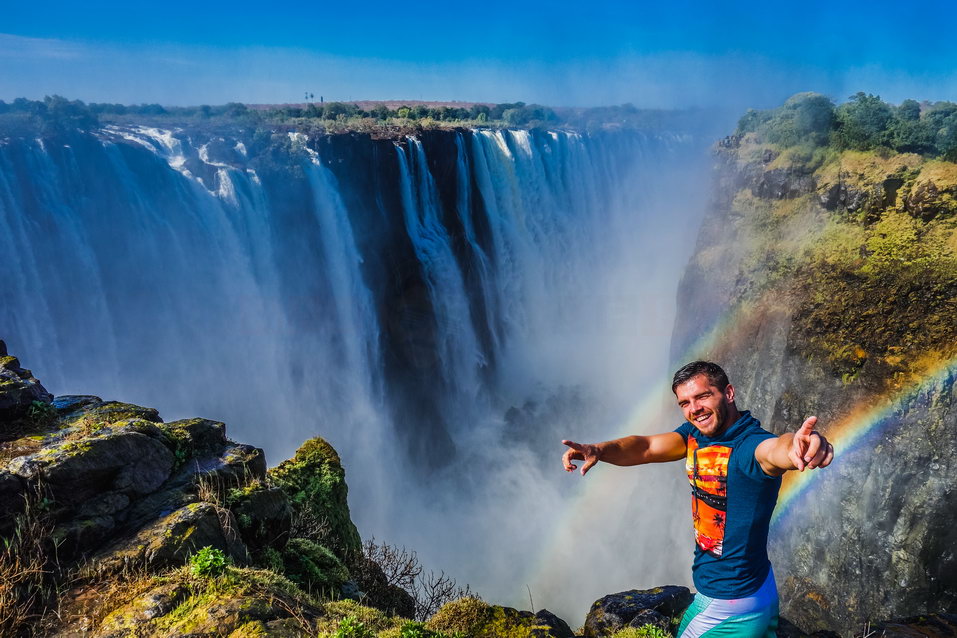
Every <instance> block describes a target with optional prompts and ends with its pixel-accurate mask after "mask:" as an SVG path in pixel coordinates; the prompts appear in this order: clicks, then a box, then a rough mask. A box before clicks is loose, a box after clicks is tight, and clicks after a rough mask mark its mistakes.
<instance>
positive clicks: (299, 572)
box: [282, 538, 349, 595]
mask: <svg viewBox="0 0 957 638" xmlns="http://www.w3.org/2000/svg"><path fill="white" fill-rule="evenodd" d="M282 562H283V572H284V573H285V574H286V576H287V577H288V578H289V580H291V581H292V582H294V583H296V584H297V585H299V586H300V587H302V588H304V589H305V590H306V591H308V592H310V593H313V592H317V591H318V592H320V593H325V594H326V595H330V594H336V593H338V591H339V588H340V587H341V586H342V584H343V583H344V582H345V581H346V580H348V579H349V570H347V569H346V567H345V566H344V565H343V564H342V562H341V561H340V560H339V559H338V558H337V557H336V555H335V554H333V553H332V552H331V551H330V550H329V549H327V548H325V547H323V546H322V545H319V544H317V543H315V542H313V541H311V540H308V539H305V538H293V539H291V540H290V541H289V542H288V543H287V544H286V547H285V548H284V549H283V552H282Z"/></svg>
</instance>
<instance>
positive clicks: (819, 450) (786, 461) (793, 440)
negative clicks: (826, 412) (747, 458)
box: [754, 416, 834, 476]
mask: <svg viewBox="0 0 957 638" xmlns="http://www.w3.org/2000/svg"><path fill="white" fill-rule="evenodd" d="M816 423H817V417H816V416H812V417H810V418H808V420H807V421H805V422H804V424H803V425H801V427H800V428H798V431H797V432H794V433H793V434H792V433H791V432H786V433H784V434H782V435H781V436H779V437H777V438H775V439H767V440H765V441H762V442H761V444H760V445H758V447H757V449H756V450H755V451H754V458H756V459H757V460H758V463H760V464H761V469H763V470H764V472H765V473H766V474H770V475H771V476H780V475H782V474H784V473H785V472H787V471H788V470H800V471H801V472H803V471H804V470H805V469H808V470H813V469H814V468H817V467H827V466H828V465H830V464H831V461H832V460H833V459H834V446H833V445H831V444H830V443H828V441H827V439H825V438H824V435H823V434H821V433H820V432H818V431H817V430H815V429H814V426H815V424H816Z"/></svg>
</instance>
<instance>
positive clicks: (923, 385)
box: [771, 358, 957, 524]
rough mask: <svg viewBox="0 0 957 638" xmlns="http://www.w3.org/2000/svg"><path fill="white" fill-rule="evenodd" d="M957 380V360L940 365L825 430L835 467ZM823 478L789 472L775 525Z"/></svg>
mask: <svg viewBox="0 0 957 638" xmlns="http://www.w3.org/2000/svg"><path fill="white" fill-rule="evenodd" d="M955 376H957V358H954V359H949V360H945V361H941V362H938V363H936V364H934V365H932V366H930V367H929V368H927V369H925V370H924V373H923V374H922V375H921V376H920V378H919V379H917V380H916V381H914V382H912V383H910V384H907V385H906V386H905V387H904V388H902V389H900V390H899V391H897V392H896V393H894V394H893V395H891V396H889V397H886V398H883V399H880V400H877V401H876V402H875V403H874V404H872V405H868V406H863V407H861V408H858V409H857V410H855V411H853V412H852V413H850V414H849V415H848V416H847V417H845V418H844V419H842V420H841V421H839V422H838V423H836V424H834V425H832V426H829V427H827V428H826V430H825V432H826V435H827V438H828V440H829V441H830V442H831V443H832V444H833V445H834V450H835V452H834V461H833V464H832V465H834V464H837V463H839V462H840V458H841V456H842V455H845V454H848V453H849V452H852V451H853V450H855V449H856V448H857V447H858V446H859V445H860V444H861V443H862V442H863V441H865V440H866V439H867V438H868V437H869V436H870V435H871V434H874V433H876V432H879V431H881V430H883V429H884V428H887V427H890V426H891V425H893V424H894V423H896V419H894V416H895V414H897V413H899V412H900V411H901V409H902V408H904V407H905V406H906V405H907V404H908V403H910V402H911V401H912V400H913V399H914V398H916V397H918V396H920V394H922V393H924V392H926V391H928V390H929V389H930V388H932V387H933V386H935V385H938V384H940V383H942V382H946V381H948V380H952V379H953V378H954V377H955ZM819 476H824V474H821V473H820V472H817V471H810V472H807V471H805V472H789V473H788V474H786V475H785V477H784V484H783V485H782V486H781V492H780V494H779V495H778V504H777V507H776V508H775V510H774V514H773V516H772V518H771V522H772V524H778V523H780V522H781V521H782V520H783V519H784V518H785V516H786V515H787V514H788V512H789V511H791V509H792V508H793V507H794V504H795V503H796V502H798V500H799V497H800V496H801V495H802V494H804V493H805V492H807V491H808V488H809V486H811V485H812V484H813V483H815V482H816V481H817V480H818V477H819Z"/></svg>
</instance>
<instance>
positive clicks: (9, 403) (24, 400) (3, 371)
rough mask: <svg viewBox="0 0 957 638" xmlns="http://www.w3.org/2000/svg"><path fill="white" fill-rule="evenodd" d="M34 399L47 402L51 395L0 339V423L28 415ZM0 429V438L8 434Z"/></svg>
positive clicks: (6, 422) (49, 400) (8, 422)
mask: <svg viewBox="0 0 957 638" xmlns="http://www.w3.org/2000/svg"><path fill="white" fill-rule="evenodd" d="M34 401H37V402H40V403H42V404H48V403H50V402H51V401H53V395H52V394H50V393H49V392H47V391H46V388H44V387H43V386H42V385H41V384H40V382H39V381H37V379H36V378H35V377H34V376H33V373H32V372H30V371H29V370H26V369H24V368H22V367H20V361H19V359H17V358H16V357H12V356H10V355H9V354H7V345H6V344H5V343H4V342H3V341H0V424H3V425H7V424H10V423H12V422H15V421H17V420H18V419H22V418H24V417H26V416H28V412H29V411H30V408H31V407H32V406H33V403H34ZM9 434H10V433H9V432H8V431H7V429H6V428H2V429H0V439H2V438H4V437H7V436H9Z"/></svg>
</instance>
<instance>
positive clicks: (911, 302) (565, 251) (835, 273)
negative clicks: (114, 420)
mask: <svg viewBox="0 0 957 638" xmlns="http://www.w3.org/2000/svg"><path fill="white" fill-rule="evenodd" d="M809 104H816V102H813V100H811V99H809V98H808V97H807V96H804V97H800V96H796V97H795V98H792V100H791V101H789V103H788V104H786V105H785V107H782V108H781V109H780V110H778V111H775V112H774V113H776V115H775V117H779V116H780V117H782V118H783V117H784V115H787V114H788V113H791V112H792V111H793V112H795V113H799V114H800V113H804V111H803V110H802V109H807V108H810V107H809V106H808V105H809ZM789 109H790V111H789ZM781 114H783V115H781ZM797 119H798V120H799V118H797ZM746 121H747V118H746V119H743V120H742V122H743V123H746ZM815 122H816V120H815ZM768 126H769V125H767V124H766V123H765V124H760V125H757V126H750V127H749V126H748V125H746V124H742V126H739V131H738V132H737V133H736V134H735V135H733V136H731V137H727V138H725V139H724V140H723V141H722V142H721V143H719V145H718V146H717V148H716V153H715V154H714V155H713V156H710V157H709V155H708V151H707V147H708V146H709V144H710V143H711V142H710V138H707V137H702V136H699V135H688V134H684V133H681V132H678V131H675V132H670V133H669V132H654V133H652V132H648V131H634V130H601V131H592V132H589V133H585V132H570V131H550V130H544V129H539V128H532V129H529V130H524V129H514V130H494V129H457V130H455V129H451V130H433V131H423V132H421V133H419V134H417V135H414V136H409V137H405V136H402V137H399V138H398V139H388V138H385V139H378V138H374V137H370V136H368V135H362V134H356V133H346V134H340V135H318V136H317V135H307V134H304V133H301V132H297V131H295V130H286V129H281V128H278V129H275V130H265V129H262V128H258V129H257V128H244V127H242V126H223V125H222V124H217V125H216V126H211V125H210V126H203V125H198V124H196V123H190V124H186V125H182V126H177V127H169V128H161V127H157V126H155V125H152V124H151V125H149V126H147V125H137V124H114V125H107V126H103V127H96V128H93V129H91V130H88V131H79V130H66V131H64V130H60V131H56V132H53V133H46V134H37V135H19V136H18V135H12V134H11V135H8V136H6V137H4V138H3V139H2V141H0V224H2V231H3V232H2V233H0V246H2V250H3V253H4V254H5V255H7V256H8V258H7V259H5V260H4V261H3V262H2V265H0V278H2V281H3V282H4V286H3V289H2V292H0V295H2V296H0V326H2V329H3V334H2V335H0V337H3V338H4V339H5V340H6V342H7V345H8V346H9V349H10V351H11V352H12V353H14V354H20V355H21V356H22V357H23V358H24V360H25V361H29V362H30V365H31V367H32V368H33V370H34V372H35V374H36V376H37V377H38V378H40V379H41V380H42V381H43V383H44V385H45V386H46V388H48V389H50V390H51V391H53V392H55V393H56V394H58V395H59V394H67V393H75V394H90V393H94V394H97V395H100V396H104V397H106V398H115V399H119V400H123V401H132V402H135V403H138V404H141V405H148V406H155V407H157V408H159V409H160V412H161V414H162V415H163V418H164V419H166V420H167V421H171V420H173V419H176V418H180V417H192V416H196V415H200V416H203V417H208V418H211V419H215V420H216V421H225V422H226V423H227V424H228V428H229V435H230V438H232V439H234V440H237V441H242V442H243V443H250V444H252V445H254V446H257V447H261V448H263V449H264V450H265V451H266V455H267V458H268V459H269V460H270V462H272V463H275V462H277V461H279V460H281V459H284V458H288V457H290V456H292V454H293V452H294V451H295V450H296V448H298V447H299V446H300V444H301V443H302V442H303V441H305V440H306V439H309V438H310V437H313V436H315V435H321V436H323V437H324V438H326V439H328V440H329V441H330V442H331V443H332V444H333V445H334V446H335V448H336V450H337V451H338V453H339V455H341V457H342V463H343V465H344V466H345V467H346V468H347V471H348V473H349V476H348V481H349V487H350V488H351V490H350V494H349V504H350V506H351V512H352V517H353V518H354V520H355V521H356V524H357V526H358V528H359V530H361V532H362V534H363V536H366V537H368V536H372V535H375V536H376V537H377V538H379V539H381V540H384V541H388V542H391V543H396V544H399V545H406V546H408V547H410V548H414V549H415V550H416V551H418V552H419V553H420V555H421V556H422V557H423V559H424V560H425V561H426V562H427V563H428V564H430V565H434V566H436V567H437V568H438V567H440V568H442V569H444V570H446V571H448V572H449V573H451V574H452V575H454V576H455V577H457V578H460V579H461V580H462V581H463V582H465V581H467V582H469V583H470V584H471V585H472V586H473V588H474V589H475V590H476V591H477V592H479V593H480V594H482V595H484V596H486V597H488V598H490V599H491V600H495V601H501V602H504V603H507V604H512V605H516V606H522V605H523V604H524V600H525V599H526V598H525V597H526V596H531V595H534V597H535V599H536V601H535V602H536V603H538V604H544V605H545V606H547V607H548V608H549V609H551V610H553V611H556V612H558V613H559V615H562V616H563V617H565V618H567V619H569V620H572V619H577V618H578V617H580V615H581V610H582V609H584V608H585V606H587V605H588V604H589V603H590V602H591V601H593V600H595V599H596V598H598V597H599V596H601V595H603V594H605V593H607V592H609V591H617V590H624V589H629V588H633V587H651V586H654V585H660V584H664V583H676V584H689V583H690V574H689V568H690V545H691V543H690V540H689V532H688V529H687V511H686V498H687V497H686V493H685V490H686V488H685V486H684V483H683V481H682V480H681V477H680V471H679V470H678V469H676V468H667V467H661V468H658V467H656V468H642V470H641V472H640V473H628V471H627V470H626V471H618V470H614V469H611V470H608V471H603V472H602V473H600V474H599V473H594V474H590V475H589V477H588V479H587V481H588V483H587V484H586V483H579V482H576V483H574V484H572V483H569V482H568V481H567V480H566V481H563V480H562V479H566V478H568V477H566V476H564V473H563V472H561V470H560V469H559V466H558V457H559V455H560V453H561V449H560V446H559V445H558V442H559V440H560V439H561V438H562V437H578V438H583V439H605V438H611V437H613V436H618V435H622V434H625V433H631V432H638V433H643V432H656V431H663V430H665V429H670V428H671V427H672V426H673V425H676V424H677V421H676V419H677V418H678V415H677V412H675V411H673V408H670V409H671V410H672V411H669V406H668V401H669V396H668V394H669V393H668V389H667V384H666V382H667V377H668V374H669V373H670V371H671V369H672V368H673V366H674V364H676V363H680V362H682V361H684V360H687V359H690V358H694V357H709V358H714V359H716V360H719V361H721V362H722V363H723V364H724V365H725V366H726V368H727V369H728V371H729V373H730V374H731V379H732V382H733V383H735V385H736V387H737V388H738V392H739V395H740V396H742V397H743V407H745V408H748V409H751V410H752V411H753V412H754V413H755V414H756V415H757V416H758V417H759V418H760V419H761V420H762V422H763V424H764V426H765V427H767V428H769V429H771V430H773V431H775V432H782V431H785V430H787V429H793V428H794V427H796V426H797V425H798V424H799V423H800V422H801V421H802V420H803V418H804V417H805V416H807V415H808V414H811V413H815V414H817V415H818V416H819V417H820V419H821V423H822V428H823V430H824V432H825V433H827V435H828V436H829V437H832V438H833V439H834V440H835V441H836V445H837V446H838V450H839V455H838V459H837V460H836V461H835V463H834V466H833V467H832V468H830V469H829V470H827V474H823V475H821V476H808V477H804V476H802V477H800V478H798V479H796V480H791V481H790V482H789V483H787V484H786V485H785V489H784V493H783V495H782V499H781V501H780V503H779V506H778V511H777V513H776V515H775V522H774V527H773V528H772V542H771V552H772V560H773V561H774V563H775V566H776V570H777V575H778V584H779V587H780V588H781V594H782V611H783V614H784V615H785V616H786V617H787V618H788V619H790V620H792V621H794V622H796V623H797V624H798V625H800V626H801V627H803V628H805V629H807V630H808V631H813V630H838V631H841V632H843V633H845V634H847V635H851V634H853V633H854V632H855V631H858V630H859V629H860V627H861V626H862V623H864V622H868V621H876V620H883V619H888V618H892V617H899V616H906V615H912V614H933V613H939V612H953V611H954V610H955V607H954V605H955V604H957V599H955V591H957V583H955V581H954V580H953V575H952V574H953V561H954V553H953V547H954V540H955V539H954V536H953V531H952V529H951V527H952V526H951V525H950V523H949V521H950V512H952V511H953V507H954V505H955V502H954V501H955V498H957V497H955V492H954V490H953V488H952V486H951V485H950V480H949V478H948V477H949V476H951V475H952V471H951V470H952V463H951V461H950V459H951V458H952V456H953V446H954V441H955V440H957V437H955V436H954V427H955V423H954V418H955V417H954V412H953V409H952V386H953V380H954V378H955V376H954V371H953V365H952V363H951V362H952V357H953V356H954V354H955V353H954V351H953V344H954V343H957V340H955V339H954V337H957V335H955V334H954V332H957V323H955V322H954V321H953V318H952V317H953V315H952V310H953V303H954V299H955V292H957V285H955V282H957V276H955V272H957V270H955V268H954V263H955V258H954V255H955V248H957V244H955V243H954V227H953V219H954V217H953V215H954V206H953V201H954V197H955V195H957V172H955V169H954V164H952V163H951V162H949V161H947V160H945V159H936V158H932V157H927V156H925V155H921V154H920V153H915V152H901V151H897V150H892V149H890V148H882V149H878V150H876V151H875V150H860V149H851V148H848V149H840V150H836V149H834V148H832V147H829V146H828V145H827V144H826V143H818V145H817V147H814V148H812V149H811V150H810V151H809V150H808V149H807V148H806V147H805V146H801V145H798V144H789V143H783V142H781V141H780V140H779V139H777V140H775V141H773V142H772V141H771V139H773V135H772V134H771V133H772V132H769V130H768V128H767V127H768ZM815 126H824V127H825V128H826V127H833V126H836V125H835V124H834V121H833V120H828V121H827V122H826V123H825V124H824V125H821V124H820V123H817V124H815ZM816 132H819V131H817V130H816V129H815V130H812V131H811V132H810V133H812V134H816ZM825 132H826V130H825ZM711 162H715V163H716V166H715V171H714V172H713V173H710V174H709V171H708V169H709V168H710V166H709V163H711ZM712 179H713V181H712ZM706 197H710V200H709V201H708V202H707V205H706V202H705V199H706ZM706 208H707V214H704V212H703V211H704V210H705V209H706ZM679 277H680V278H681V281H680V284H679ZM675 300H676V301H675ZM578 565H590V566H594V565H601V567H598V568H594V569H591V568H589V569H584V570H582V569H579V568H577V566H578ZM570 566H575V567H570ZM570 581H574V582H570ZM526 586H528V594H526V593H525V591H526ZM573 624H574V623H573ZM943 635H946V634H943Z"/></svg>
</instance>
